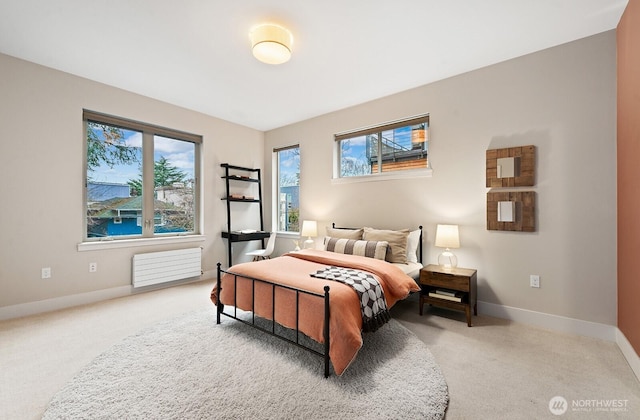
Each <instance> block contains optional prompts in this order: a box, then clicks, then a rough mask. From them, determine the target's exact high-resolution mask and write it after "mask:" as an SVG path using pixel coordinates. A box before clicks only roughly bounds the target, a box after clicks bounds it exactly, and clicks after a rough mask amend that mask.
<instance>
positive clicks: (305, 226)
mask: <svg viewBox="0 0 640 420" xmlns="http://www.w3.org/2000/svg"><path fill="white" fill-rule="evenodd" d="M300 236H306V237H307V240H306V241H304V245H303V248H305V249H307V248H313V247H314V244H315V242H314V240H313V239H311V237H316V236H318V223H317V222H316V221H315V220H304V221H303V222H302V232H300Z"/></svg>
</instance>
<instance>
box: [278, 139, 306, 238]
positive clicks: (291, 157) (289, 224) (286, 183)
mask: <svg viewBox="0 0 640 420" xmlns="http://www.w3.org/2000/svg"><path fill="white" fill-rule="evenodd" d="M273 153H274V155H275V156H274V160H275V167H276V170H275V171H274V175H275V183H276V188H275V189H274V190H275V191H276V197H275V199H274V200H273V202H274V203H275V204H276V206H277V210H276V211H275V212H274V214H275V215H276V217H277V229H276V230H277V231H278V232H299V231H300V222H299V216H300V194H299V192H300V147H299V146H298V145H295V146H291V147H286V148H281V149H274V150H273Z"/></svg>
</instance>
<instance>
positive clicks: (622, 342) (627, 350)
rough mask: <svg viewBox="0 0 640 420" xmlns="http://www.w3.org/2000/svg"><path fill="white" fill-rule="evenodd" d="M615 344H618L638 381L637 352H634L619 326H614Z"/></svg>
mask: <svg viewBox="0 0 640 420" xmlns="http://www.w3.org/2000/svg"><path fill="white" fill-rule="evenodd" d="M616 344H618V347H619V348H620V351H621V352H622V355H623V356H624V358H625V359H627V363H629V366H631V370H633V373H635V374H636V378H637V379H638V381H640V357H638V353H636V351H635V350H634V348H633V346H631V343H629V340H627V337H626V336H625V335H624V334H623V333H622V331H620V329H619V328H616Z"/></svg>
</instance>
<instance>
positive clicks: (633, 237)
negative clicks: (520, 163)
mask: <svg viewBox="0 0 640 420" xmlns="http://www.w3.org/2000/svg"><path fill="white" fill-rule="evenodd" d="M617 35H618V302H619V303H618V326H619V328H620V330H621V331H622V332H623V333H624V335H625V336H626V337H627V339H628V340H629V342H630V343H631V345H632V346H633V348H634V350H635V351H636V354H640V322H639V320H640V304H638V296H640V281H639V277H638V250H639V249H640V218H639V217H638V207H640V192H639V187H640V165H638V157H639V156H640V80H638V74H640V42H638V40H639V39H640V1H638V0H630V1H629V4H628V5H627V8H626V9H625V12H624V15H623V16H622V19H621V20H620V24H619V25H618V31H617ZM639 375H640V374H639Z"/></svg>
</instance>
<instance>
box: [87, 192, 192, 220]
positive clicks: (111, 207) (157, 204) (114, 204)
mask: <svg viewBox="0 0 640 420" xmlns="http://www.w3.org/2000/svg"><path fill="white" fill-rule="evenodd" d="M154 208H155V210H156V211H158V210H160V211H175V212H179V211H180V208H178V207H176V206H174V205H173V204H172V203H167V202H164V201H160V200H154ZM89 211H90V212H95V213H94V214H92V215H91V217H93V218H96V219H111V218H113V217H125V218H127V217H137V213H138V212H141V211H142V197H140V196H137V197H127V198H112V199H109V200H105V201H101V202H97V203H93V204H91V205H89Z"/></svg>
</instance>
